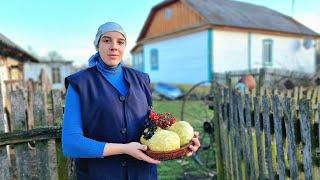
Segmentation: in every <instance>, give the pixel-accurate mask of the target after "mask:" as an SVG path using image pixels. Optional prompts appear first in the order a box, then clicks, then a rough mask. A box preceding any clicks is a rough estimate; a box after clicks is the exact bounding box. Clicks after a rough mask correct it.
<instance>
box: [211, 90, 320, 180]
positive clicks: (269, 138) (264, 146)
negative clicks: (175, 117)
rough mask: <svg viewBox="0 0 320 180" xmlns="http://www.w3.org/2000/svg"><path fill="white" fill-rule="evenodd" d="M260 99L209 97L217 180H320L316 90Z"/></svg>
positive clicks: (225, 93)
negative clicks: (213, 98) (214, 98)
mask: <svg viewBox="0 0 320 180" xmlns="http://www.w3.org/2000/svg"><path fill="white" fill-rule="evenodd" d="M216 89H219V88H216ZM264 93H265V94H264V95H262V96H257V97H253V96H252V95H245V96H244V95H240V94H239V93H238V92H237V91H235V90H230V89H222V90H221V89H220V90H216V91H215V97H218V98H216V100H215V108H216V110H217V111H215V117H217V118H215V120H214V122H215V127H217V128H215V130H216V132H215V133H216V134H215V136H216V141H217V142H216V143H217V171H218V179H287V178H290V179H320V158H319V156H318V155H319V144H320V138H319V136H320V130H319V119H320V113H319V112H320V103H318V102H320V98H319V97H320V93H319V88H318V87H317V88H313V89H303V88H302V89H301V88H300V89H299V88H296V89H295V91H289V92H278V91H276V90H275V91H273V92H267V91H265V92H264ZM294 99H295V100H294Z"/></svg>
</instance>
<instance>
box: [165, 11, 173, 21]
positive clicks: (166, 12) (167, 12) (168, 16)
mask: <svg viewBox="0 0 320 180" xmlns="http://www.w3.org/2000/svg"><path fill="white" fill-rule="evenodd" d="M164 17H165V19H166V20H170V19H171V18H172V9H166V10H165V11H164Z"/></svg>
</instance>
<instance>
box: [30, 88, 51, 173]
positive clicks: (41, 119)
mask: <svg viewBox="0 0 320 180" xmlns="http://www.w3.org/2000/svg"><path fill="white" fill-rule="evenodd" d="M44 96H45V94H44V93H43V91H40V90H37V91H36V92H34V94H33V118H34V127H36V128H37V127H42V126H46V125H47V122H46V117H47V114H46V111H45V109H46V107H47V106H46V104H45V103H46V102H45V97H44ZM36 159H37V175H38V178H40V179H50V169H49V153H48V141H47V140H44V141H37V142H36Z"/></svg>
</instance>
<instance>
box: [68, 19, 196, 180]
mask: <svg viewBox="0 0 320 180" xmlns="http://www.w3.org/2000/svg"><path fill="white" fill-rule="evenodd" d="M94 45H95V48H96V50H97V53H96V54H95V55H93V56H92V57H91V58H90V59H89V66H90V67H89V68H87V69H85V70H83V71H80V72H77V73H75V74H73V75H70V76H68V77H67V78H66V79H65V85H66V88H67V95H66V104H65V114H64V125H63V130H62V146H63V152H64V155H65V156H68V157H72V158H76V167H77V178H78V179H117V180H119V179H157V170H156V164H159V163H160V161H157V160H154V159H152V158H150V157H148V156H147V155H145V154H144V153H143V151H145V150H146V149H147V147H146V146H145V145H142V144H140V143H139V138H140V136H141V134H142V132H143V127H144V124H145V119H146V117H147V113H148V111H149V110H150V107H151V105H152V104H151V103H152V100H151V91H150V87H149V85H150V80H149V77H148V75H147V74H145V73H142V72H139V71H136V70H133V69H131V68H127V67H124V66H123V65H122V63H121V61H122V56H123V53H124V50H125V47H126V34H125V32H124V31H123V29H122V28H121V26H120V25H118V24H116V23H114V22H108V23H105V24H103V25H101V26H100V27H99V29H98V32H97V34H96V38H95V40H94ZM193 141H194V145H191V146H190V149H192V151H193V152H195V151H197V149H198V148H199V146H200V143H199V140H198V138H194V139H193ZM189 155H191V154H189Z"/></svg>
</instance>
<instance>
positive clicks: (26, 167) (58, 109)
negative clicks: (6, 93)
mask: <svg viewBox="0 0 320 180" xmlns="http://www.w3.org/2000/svg"><path fill="white" fill-rule="evenodd" d="M10 101H11V103H10V104H11V114H10V115H9V116H7V117H8V118H9V121H8V120H5V119H4V117H5V115H4V107H3V105H2V103H0V164H1V167H0V179H73V178H74V164H73V161H72V160H71V159H66V158H64V157H63V154H62V151H61V139H60V138H61V126H60V124H61V122H62V118H63V106H62V97H61V91H59V90H53V91H51V94H50V95H47V94H46V93H45V92H43V91H41V90H36V91H34V92H33V91H29V92H23V91H22V90H16V91H12V92H11V93H10ZM0 102H2V95H1V92H0ZM30 121H31V122H32V123H30ZM6 122H10V126H11V128H10V130H11V132H5V123H6Z"/></svg>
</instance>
